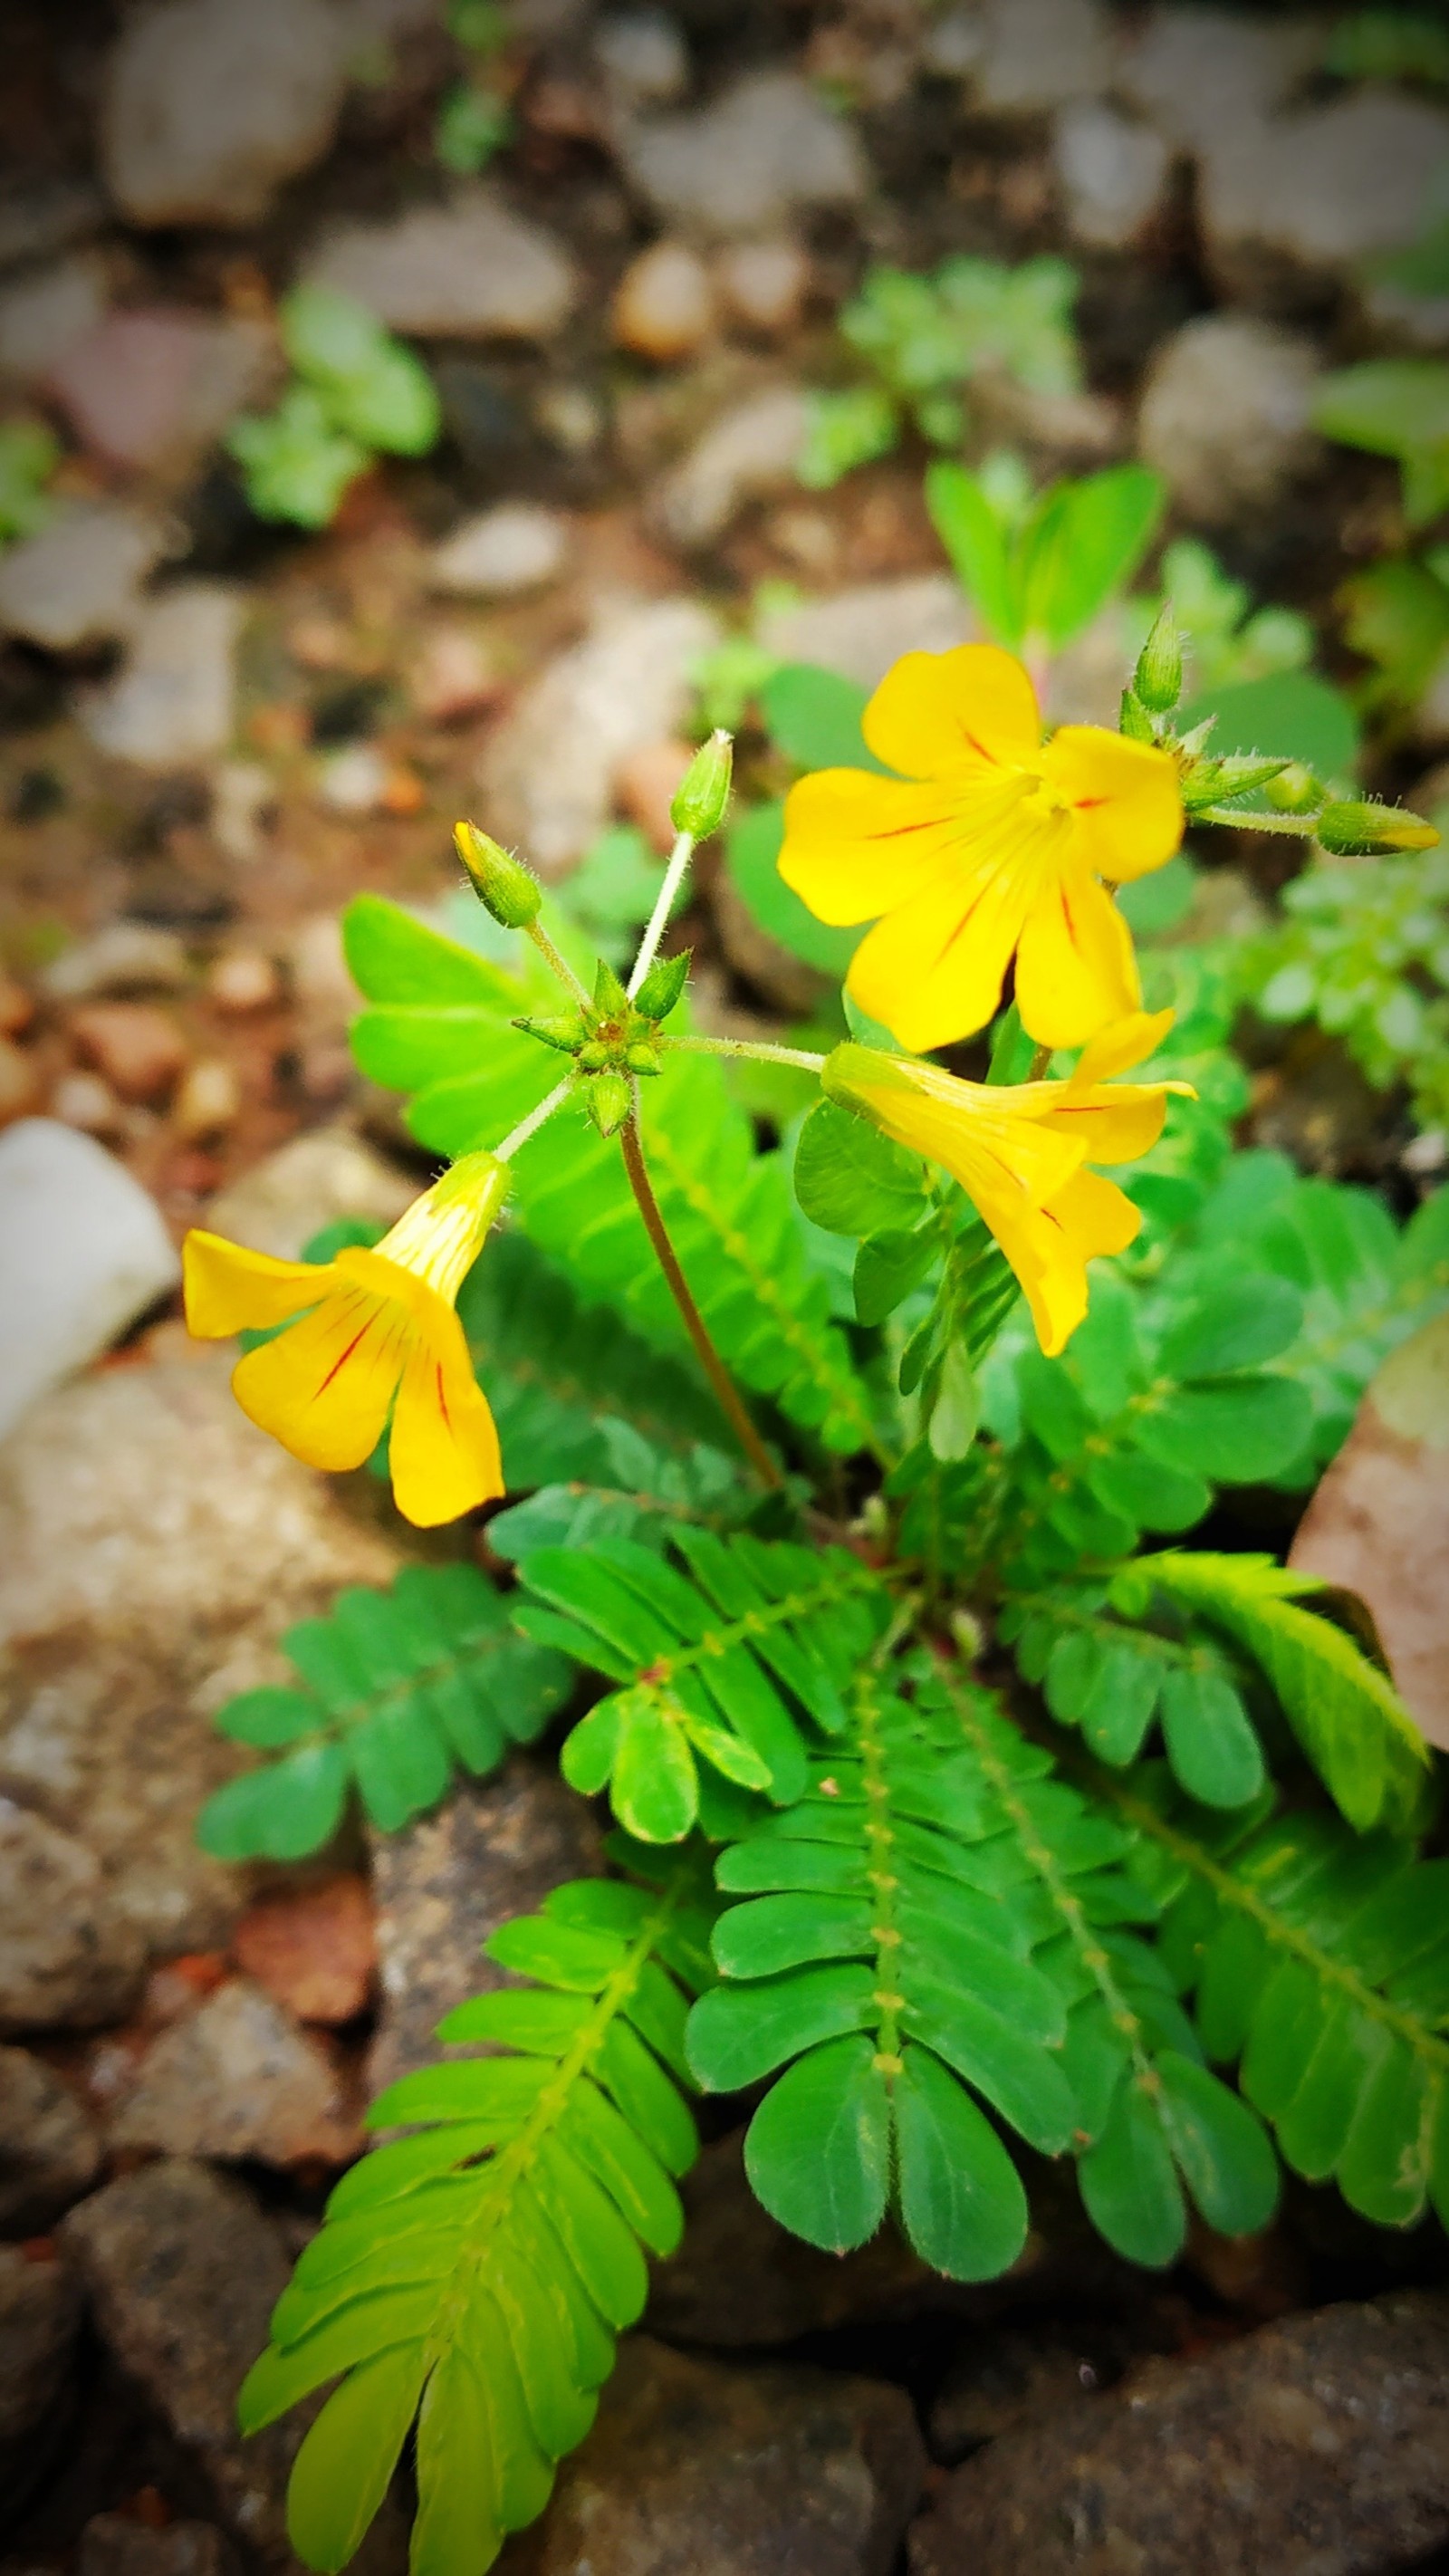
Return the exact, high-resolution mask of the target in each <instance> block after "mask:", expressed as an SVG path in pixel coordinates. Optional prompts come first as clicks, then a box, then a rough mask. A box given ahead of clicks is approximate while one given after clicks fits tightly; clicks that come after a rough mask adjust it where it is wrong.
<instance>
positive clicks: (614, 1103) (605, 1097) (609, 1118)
mask: <svg viewBox="0 0 1449 2576" xmlns="http://www.w3.org/2000/svg"><path fill="white" fill-rule="evenodd" d="M633 1097H634V1094H633V1091H632V1088H631V1086H630V1084H629V1081H628V1079H627V1077H626V1076H625V1075H624V1074H622V1073H596V1074H595V1076H594V1078H593V1081H592V1082H591V1083H590V1084H589V1086H588V1089H587V1091H586V1092H585V1094H584V1098H585V1100H586V1102H587V1104H588V1112H589V1116H590V1117H591V1118H592V1120H593V1122H594V1125H595V1126H596V1127H597V1129H598V1131H599V1134H600V1135H601V1136H612V1135H614V1134H615V1133H616V1132H617V1130H618V1129H619V1128H620V1127H622V1126H623V1124H624V1121H625V1119H626V1118H627V1117H628V1115H629V1106H630V1102H631V1101H632V1099H633Z"/></svg>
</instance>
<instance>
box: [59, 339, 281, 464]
mask: <svg viewBox="0 0 1449 2576" xmlns="http://www.w3.org/2000/svg"><path fill="white" fill-rule="evenodd" d="M276 370H277V359H276V353H275V342H274V340H273V337H272V334H271V333H270V332H269V331H268V330H267V329H266V327H265V326H264V325H263V324H261V323H257V322H251V321H246V320H219V319H216V318H214V317H212V316H210V315H207V314H200V313H185V312H180V311H176V310H164V309H158V310H154V311H145V310H140V311H127V312H123V313H108V314H107V315H106V316H105V318H104V320H102V321H100V322H98V323H97V324H96V326H95V328H94V329H93V330H92V331H89V332H87V333H86V335H85V336H84V338H82V339H79V340H76V341H74V342H72V343H71V345H70V346H69V347H67V348H66V349H65V350H63V351H62V353H61V354H60V356H59V357H58V358H57V359H56V361H55V363H54V365H53V366H52V368H51V370H50V380H49V381H50V392H51V394H52V396H53V398H54V400H55V401H56V402H57V403H58V404H59V406H60V409H61V410H62V411H63V412H64V413H65V415H66V418H67V419H68V421H69V422H70V425H71V427H72V429H73V430H74V431H75V434H76V436H77V438H78V439H79V440H80V442H81V444H82V446H84V447H87V448H89V449H90V451H91V453H92V455H94V456H99V457H101V458H102V459H103V460H104V462H105V463H106V464H108V465H121V466H127V467H131V468H134V469H138V470H141V471H145V472H147V473H152V474H166V475H170V476H180V475H185V474H187V473H189V472H190V471H191V470H192V468H193V467H195V466H196V465H197V464H198V463H199V462H200V459H201V458H202V456H203V455H204V454H205V452H206V450H207V449H208V448H209V447H210V446H211V445H212V443H213V441H214V440H215V439H217V438H219V437H220V435H221V433H222V431H223V430H224V429H225V428H226V426H227V423H228V422H229V421H231V420H234V419H235V417H236V415H237V413H238V412H239V411H241V410H243V409H244V408H245V406H246V405H247V404H248V403H249V402H252V401H254V400H257V399H259V398H260V397H261V396H262V394H263V393H264V392H266V391H268V390H270V384H271V380H272V378H273V376H274V375H275V373H276Z"/></svg>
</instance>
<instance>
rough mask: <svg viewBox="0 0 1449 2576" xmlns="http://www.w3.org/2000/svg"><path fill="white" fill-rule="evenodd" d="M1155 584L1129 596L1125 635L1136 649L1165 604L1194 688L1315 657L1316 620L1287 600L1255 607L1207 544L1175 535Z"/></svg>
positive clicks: (1262, 675)
mask: <svg viewBox="0 0 1449 2576" xmlns="http://www.w3.org/2000/svg"><path fill="white" fill-rule="evenodd" d="M1159 581H1160V585H1161V587H1160V589H1159V590H1158V591H1157V593H1156V594H1154V595H1152V596H1150V597H1148V598H1145V599H1133V600H1129V601H1128V602H1127V603H1126V620H1125V624H1126V636H1127V642H1128V645H1129V647H1130V649H1131V650H1132V651H1133V652H1134V653H1135V652H1139V651H1140V650H1141V648H1142V646H1143V644H1145V642H1146V640H1147V636H1148V633H1149V631H1150V629H1151V627H1152V625H1153V624H1154V622H1155V620H1156V619H1157V618H1158V617H1159V616H1160V615H1161V613H1162V610H1163V609H1164V608H1165V607H1170V608H1171V610H1172V614H1173V617H1174V619H1175V620H1176V622H1177V625H1178V626H1179V627H1180V629H1181V631H1182V639H1183V644H1184V647H1185V650H1186V656H1187V662H1188V666H1189V670H1190V673H1191V679H1192V685H1193V687H1194V688H1195V689H1222V688H1232V687H1236V686H1237V685H1238V684H1239V683H1240V682H1243V681H1247V680H1266V679H1270V678H1271V677H1272V676H1273V675H1274V674H1275V673H1276V672H1279V671H1301V670H1303V669H1304V668H1305V667H1306V666H1307V664H1308V663H1309V662H1311V660H1312V659H1313V650H1314V635H1313V628H1312V625H1311V624H1310V622H1309V620H1308V619H1307V618H1306V617H1300V616H1299V615H1298V614H1297V611H1296V610H1294V609H1291V608H1254V607H1253V605H1252V597H1251V593H1250V592H1249V590H1248V588H1247V585H1246V583H1244V582H1241V581H1234V580H1233V579H1232V578H1231V576H1230V575H1229V574H1227V573H1226V572H1224V570H1223V567H1222V565H1221V564H1220V563H1219V561H1218V559H1217V556H1216V555H1215V554H1214V553H1213V551H1212V548H1211V547H1210V546H1205V545H1203V544H1202V543H1201V541H1200V540H1199V539H1198V538H1196V537H1176V538H1174V540H1173V542H1172V544H1171V545H1170V546H1167V547H1165V548H1164V550H1163V556H1162V567H1161V571H1160V574H1159Z"/></svg>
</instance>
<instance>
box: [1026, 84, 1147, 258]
mask: <svg viewBox="0 0 1449 2576" xmlns="http://www.w3.org/2000/svg"><path fill="white" fill-rule="evenodd" d="M1052 158H1053V162H1054V164H1055V168H1056V175H1057V184H1058V186H1059V187H1060V189H1061V192H1062V200H1063V204H1064V206H1065V210H1066V218H1067V223H1068V225H1069V227H1070V229H1071V230H1072V232H1073V233H1074V234H1075V235H1076V238H1077V240H1078V241H1082V242H1089V243H1090V244H1091V246H1092V248H1093V249H1094V250H1126V249H1129V248H1130V247H1131V245H1132V243H1133V242H1134V241H1136V240H1137V238H1138V236H1139V235H1140V234H1141V233H1143V232H1145V231H1146V229H1147V227H1148V225H1149V224H1150V223H1151V222H1152V220H1153V218H1154V216H1155V215H1157V214H1158V213H1159V212H1160V211H1161V208H1162V204H1163V197H1164V191H1165V189H1166V186H1167V177H1168V169H1169V166H1170V162H1171V154H1170V151H1169V148H1168V146H1167V144H1166V143H1164V141H1163V139H1162V137H1161V135H1160V134H1158V133H1156V132H1155V131H1154V129H1153V127H1152V126H1150V125H1144V124H1142V123H1140V122H1139V120H1138V119H1137V118H1136V117H1132V116H1124V115H1123V114H1122V112H1121V110H1120V108H1115V107H1110V106H1109V105H1108V104H1107V102H1106V101H1105V100H1103V99H1075V100H1073V101H1072V102H1071V103H1070V104H1069V105H1068V106H1066V107H1063V108H1061V109H1059V110H1058V113H1057V117H1056V122H1055V125H1054V127H1053V131H1052Z"/></svg>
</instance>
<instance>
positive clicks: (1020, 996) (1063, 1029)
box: [1016, 861, 1142, 1047]
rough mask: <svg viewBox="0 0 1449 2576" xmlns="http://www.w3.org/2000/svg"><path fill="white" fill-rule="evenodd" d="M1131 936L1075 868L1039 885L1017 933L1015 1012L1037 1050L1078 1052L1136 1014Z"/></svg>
mask: <svg viewBox="0 0 1449 2576" xmlns="http://www.w3.org/2000/svg"><path fill="white" fill-rule="evenodd" d="M1141 998H1142V988H1141V985H1140V984H1139V983H1138V980H1137V960H1136V958H1135V956H1134V955H1133V950H1132V936H1131V933H1130V931H1129V930H1128V928H1127V924H1126V922H1125V921H1124V920H1123V918H1122V915H1121V913H1120V912H1119V911H1118V909H1117V907H1116V905H1115V903H1114V902H1113V901H1112V898H1111V896H1110V895H1109V894H1107V893H1106V892H1105V890H1104V889H1103V888H1102V887H1101V886H1100V885H1098V883H1097V881H1096V879H1095V877H1092V876H1089V875H1088V873H1087V871H1086V869H1085V868H1083V867H1081V866H1080V865H1079V864H1077V863H1076V862H1075V861H1073V863H1071V864H1069V865H1059V866H1058V867H1057V868H1056V869H1055V870H1054V871H1053V873H1052V875H1051V876H1050V878H1049V879H1048V880H1047V882H1046V883H1044V884H1043V885H1042V886H1041V888H1040V890H1039V892H1038V893H1037V896H1036V899H1035V901H1034V902H1033V904H1032V906H1031V909H1030V911H1029V912H1028V914H1027V917H1026V921H1025V924H1024V926H1023V929H1022V933H1021V942H1020V946H1019V948H1018V951H1017V959H1016V1006H1017V1009H1018V1010H1019V1011H1020V1013H1021V1020H1022V1026H1023V1028H1025V1029H1026V1031H1027V1033H1028V1035H1029V1036H1031V1037H1034V1038H1035V1039H1036V1042H1037V1044H1038V1046H1049V1047H1072V1046H1082V1045H1084V1044H1085V1042H1086V1041H1087V1040H1088V1039H1089V1038H1092V1037H1095V1036H1096V1034H1097V1032H1098V1031H1099V1030H1100V1029H1101V1028H1102V1026H1103V1024H1104V1023H1105V1022H1106V1021H1109V1020H1121V1019H1125V1018H1126V1017H1128V1015H1129V1014H1131V1013H1134V1012H1135V1011H1136V1010H1137V1006H1138V1004H1139V1002H1140V1001H1141Z"/></svg>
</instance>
